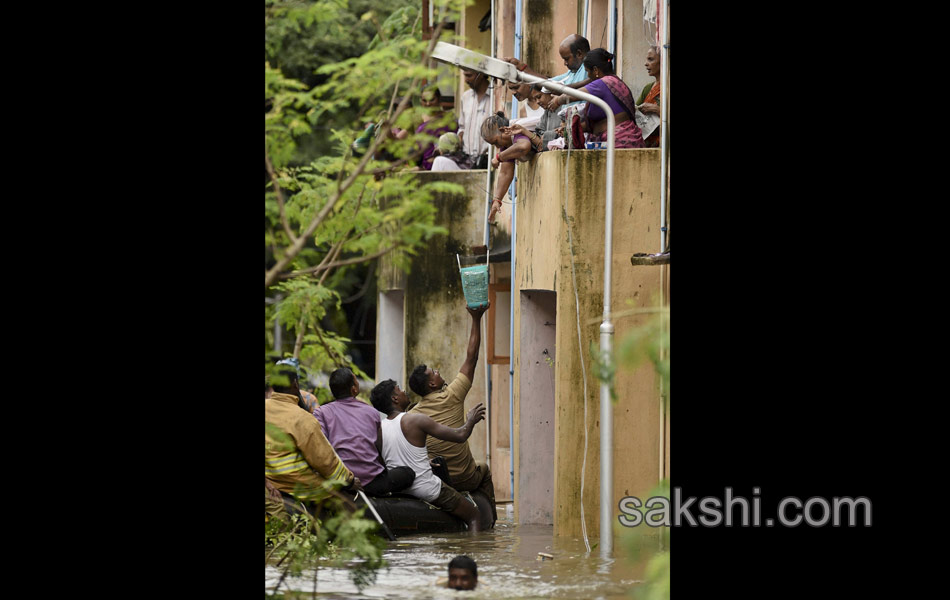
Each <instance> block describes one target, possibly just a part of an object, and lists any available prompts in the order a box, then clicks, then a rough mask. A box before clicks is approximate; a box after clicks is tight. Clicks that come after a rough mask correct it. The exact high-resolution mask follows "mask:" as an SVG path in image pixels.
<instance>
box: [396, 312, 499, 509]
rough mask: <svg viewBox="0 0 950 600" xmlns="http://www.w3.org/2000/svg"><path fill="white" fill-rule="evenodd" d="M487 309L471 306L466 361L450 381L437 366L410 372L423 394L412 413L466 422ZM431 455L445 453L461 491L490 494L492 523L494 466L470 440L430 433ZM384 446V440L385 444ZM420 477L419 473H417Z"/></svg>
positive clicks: (452, 423)
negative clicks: (480, 458) (479, 457)
mask: <svg viewBox="0 0 950 600" xmlns="http://www.w3.org/2000/svg"><path fill="white" fill-rule="evenodd" d="M487 309H488V307H487V306H483V307H480V308H468V307H466V310H468V313H469V314H470V315H471V316H472V328H471V332H470V333H469V338H468V349H467V353H466V356H465V362H464V363H462V367H461V368H460V369H459V373H458V375H456V376H455V379H454V380H453V381H452V383H451V384H446V382H445V380H444V379H442V375H441V374H440V373H439V371H438V369H432V368H430V367H427V366H426V365H418V366H416V368H415V369H413V371H412V374H411V375H410V376H409V389H411V390H412V391H413V392H415V393H416V394H418V395H419V396H421V397H422V399H421V400H419V402H418V403H417V404H416V405H415V406H414V407H412V409H411V411H410V413H416V412H418V413H421V414H424V415H427V416H429V417H432V419H433V420H435V421H436V422H437V423H441V424H442V425H445V426H446V427H459V426H461V425H462V424H463V423H464V422H465V396H466V395H467V394H468V391H469V390H470V389H471V388H472V379H473V378H474V377H475V365H476V364H477V363H478V348H479V346H480V345H481V340H482V337H481V328H480V323H481V319H482V315H483V314H484V313H485V311H486V310H487ZM426 446H427V447H428V449H429V457H430V458H435V457H436V456H443V457H445V462H446V464H447V465H448V467H449V476H450V477H451V479H452V487H454V488H455V489H457V490H458V491H460V492H470V491H474V490H480V491H481V492H482V493H484V494H485V495H486V496H488V500H489V503H490V504H491V509H492V524H494V522H495V520H497V518H498V515H497V512H496V510H495V487H494V484H493V483H492V479H491V469H490V468H489V466H488V465H486V464H484V463H476V462H475V459H474V458H473V457H472V450H471V449H470V448H469V445H468V442H467V441H466V442H464V443H461V444H459V443H452V442H447V441H441V440H438V439H436V438H434V437H429V439H428V440H427V441H426ZM383 449H384V450H385V443H384V444H383ZM417 477H418V475H417Z"/></svg>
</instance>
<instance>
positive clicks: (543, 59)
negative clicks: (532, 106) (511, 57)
mask: <svg viewBox="0 0 950 600" xmlns="http://www.w3.org/2000/svg"><path fill="white" fill-rule="evenodd" d="M522 6H523V7H524V15H523V17H522V28H523V31H524V47H523V51H522V59H523V60H524V61H525V62H526V63H528V66H529V67H531V69H532V70H534V71H535V72H537V73H541V74H542V75H547V76H548V77H553V76H555V75H560V74H561V73H564V72H565V71H567V68H566V67H565V66H564V61H563V60H562V59H561V57H560V55H558V53H557V48H558V46H559V45H560V43H561V40H563V39H564V38H566V37H567V36H569V35H571V34H572V33H579V30H578V22H577V14H578V7H577V0H557V1H555V0H524V3H523V4H522Z"/></svg>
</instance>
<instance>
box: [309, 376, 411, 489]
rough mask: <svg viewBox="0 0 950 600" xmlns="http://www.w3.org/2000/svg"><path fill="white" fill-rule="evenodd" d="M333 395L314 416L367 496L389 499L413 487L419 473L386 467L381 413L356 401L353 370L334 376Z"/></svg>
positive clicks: (358, 390)
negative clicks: (386, 497) (387, 497)
mask: <svg viewBox="0 0 950 600" xmlns="http://www.w3.org/2000/svg"><path fill="white" fill-rule="evenodd" d="M330 393H332V394H333V398H334V400H333V401H332V402H328V403H326V404H324V405H323V406H318V407H316V408H314V409H313V416H315V417H316V418H317V421H319V422H320V428H321V429H322V430H323V434H324V435H326V436H327V439H328V440H329V441H330V444H331V445H332V446H333V449H334V450H336V453H337V455H338V456H339V457H340V460H342V461H343V464H344V465H346V467H347V468H348V469H349V470H350V471H352V472H353V474H354V475H356V477H357V478H358V479H359V480H360V483H362V484H363V489H364V490H366V493H368V494H370V495H373V496H385V495H387V494H389V493H392V492H398V491H400V490H404V489H406V488H407V487H409V486H410V485H412V482H413V481H414V480H415V478H416V474H415V472H414V471H413V470H412V468H411V467H394V468H392V469H387V468H386V465H385V463H384V462H383V457H382V449H383V435H382V428H381V427H380V414H379V411H377V410H376V409H375V408H373V407H372V406H370V405H369V404H367V403H366V402H363V401H362V400H359V399H357V398H356V396H357V395H359V393H360V384H359V381H357V379H356V375H354V374H353V371H351V370H349V369H347V368H346V367H343V368H340V369H337V370H336V371H334V372H333V373H331V374H330ZM367 482H368V483H367Z"/></svg>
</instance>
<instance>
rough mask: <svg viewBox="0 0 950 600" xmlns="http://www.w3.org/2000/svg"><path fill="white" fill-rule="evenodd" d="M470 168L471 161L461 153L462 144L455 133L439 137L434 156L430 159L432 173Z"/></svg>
mask: <svg viewBox="0 0 950 600" xmlns="http://www.w3.org/2000/svg"><path fill="white" fill-rule="evenodd" d="M471 168H472V159H471V157H470V156H468V155H467V154H465V152H463V151H462V142H461V140H459V136H458V134H457V133H453V132H451V131H450V132H448V133H443V134H442V135H440V136H439V142H438V143H437V144H436V156H435V157H433V159H432V169H431V170H432V171H461V170H464V169H471Z"/></svg>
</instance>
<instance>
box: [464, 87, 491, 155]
mask: <svg viewBox="0 0 950 600" xmlns="http://www.w3.org/2000/svg"><path fill="white" fill-rule="evenodd" d="M462 76H463V77H464V78H465V83H466V84H468V87H469V88H470V89H467V90H465V92H464V93H463V94H462V101H461V102H460V103H459V104H460V107H459V129H458V135H459V138H460V139H461V140H462V150H463V151H464V152H465V154H467V155H469V156H474V157H478V160H477V161H476V163H475V166H474V167H473V168H475V169H485V168H487V167H488V142H486V141H485V140H483V139H482V136H481V134H480V133H479V131H480V130H481V127H482V121H484V120H485V119H486V118H487V117H488V115H490V114H491V106H490V105H489V99H488V76H487V75H485V74H484V73H477V72H475V71H470V70H468V69H462ZM483 154H484V155H485V158H484V159H481V156H482V155H483Z"/></svg>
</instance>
